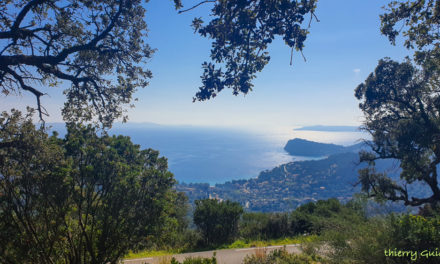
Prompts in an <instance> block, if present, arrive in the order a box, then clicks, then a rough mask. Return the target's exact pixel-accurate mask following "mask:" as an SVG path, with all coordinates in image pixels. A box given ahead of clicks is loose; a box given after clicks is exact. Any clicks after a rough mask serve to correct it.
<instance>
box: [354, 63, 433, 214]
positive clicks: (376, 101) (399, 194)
mask: <svg viewBox="0 0 440 264" xmlns="http://www.w3.org/2000/svg"><path fill="white" fill-rule="evenodd" d="M356 97H357V98H358V99H359V100H361V103H360V104H359V107H360V108H361V110H362V111H363V112H364V115H365V122H364V126H365V129H366V130H367V131H368V132H369V133H370V134H371V135H372V138H373V141H372V143H371V144H370V145H371V147H372V150H373V152H371V153H367V152H363V153H361V161H367V162H369V164H370V166H369V167H367V168H365V169H362V170H360V182H361V183H362V187H363V190H364V191H366V192H368V193H369V194H370V195H371V196H376V197H378V198H381V199H386V200H392V201H404V202H405V204H406V205H413V206H417V205H422V204H425V203H433V204H434V203H437V202H439V201H440V189H439V186H438V179H437V177H438V165H439V164H440V115H439V113H440V87H439V75H438V72H430V71H424V70H423V69H419V68H417V67H415V66H414V65H412V63H411V62H410V61H406V62H403V63H398V62H395V61H392V60H390V59H384V60H380V61H379V64H378V66H377V67H376V69H375V71H374V73H371V74H370V76H368V78H367V80H365V82H364V83H362V84H360V85H359V86H358V87H357V88H356ZM377 159H397V160H398V161H399V162H400V167H401V169H402V171H401V174H400V177H401V179H402V180H403V182H401V183H397V182H395V181H393V180H391V179H390V178H389V177H388V176H387V175H386V174H385V173H379V172H377V171H376V170H375V168H374V161H375V160H377ZM416 182H418V183H422V184H424V185H425V186H427V187H429V188H430V190H431V191H432V195H431V196H429V197H413V196H412V195H411V192H410V189H409V187H408V185H410V184H412V183H416Z"/></svg>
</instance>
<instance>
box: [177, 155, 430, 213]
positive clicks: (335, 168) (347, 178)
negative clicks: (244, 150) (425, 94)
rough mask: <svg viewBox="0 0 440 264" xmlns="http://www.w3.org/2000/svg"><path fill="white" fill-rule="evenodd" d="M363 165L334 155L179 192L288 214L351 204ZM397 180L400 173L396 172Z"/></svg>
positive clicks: (388, 164)
mask: <svg viewBox="0 0 440 264" xmlns="http://www.w3.org/2000/svg"><path fill="white" fill-rule="evenodd" d="M396 166H398V163H397V162H395V161H393V160H387V161H378V162H377V168H378V169H383V170H385V169H389V168H393V167H396ZM364 167H365V165H364V164H359V155H358V154H357V153H354V152H351V153H350V152H349V153H341V154H334V155H330V156H329V157H328V158H325V159H321V160H309V161H298V162H291V163H287V164H283V165H280V166H278V167H276V168H273V169H271V170H267V171H263V172H261V173H260V175H259V176H258V177H257V178H255V179H248V180H234V181H231V182H226V183H224V184H216V185H215V186H213V187H210V186H209V184H200V183H196V184H185V183H181V184H178V185H177V190H179V191H182V192H185V193H186V195H188V197H189V201H190V203H192V202H193V201H195V200H197V199H204V198H208V197H213V198H220V199H229V200H232V201H237V202H240V204H241V205H242V206H243V207H245V208H246V209H247V210H250V211H258V212H284V211H290V210H293V209H295V208H296V207H297V206H299V205H301V204H304V203H307V202H310V201H317V200H323V199H329V198H333V197H336V198H338V199H339V200H345V201H348V200H349V199H351V197H352V196H353V194H355V193H356V192H358V191H360V187H359V186H356V183H357V182H358V176H357V170H359V169H361V168H364ZM394 172H395V173H394V175H393V174H391V175H392V176H394V177H397V172H398V170H394ZM413 190H414V192H418V193H423V192H426V188H425V186H423V185H419V186H415V187H414V188H413Z"/></svg>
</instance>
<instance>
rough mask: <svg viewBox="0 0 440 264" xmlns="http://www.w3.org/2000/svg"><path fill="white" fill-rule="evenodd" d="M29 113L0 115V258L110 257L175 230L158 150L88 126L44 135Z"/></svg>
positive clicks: (169, 178) (173, 199) (172, 195)
mask: <svg viewBox="0 0 440 264" xmlns="http://www.w3.org/2000/svg"><path fill="white" fill-rule="evenodd" d="M30 115H31V113H30V114H29V115H28V116H27V117H23V116H22V114H21V113H20V112H18V111H13V112H12V113H11V114H7V113H3V114H2V116H1V117H0V124H1V127H2V129H1V130H0V142H1V143H2V144H3V147H2V148H1V149H0V175H1V177H0V230H1V232H0V240H1V241H2V243H0V262H2V263H107V262H111V263H114V262H116V261H117V260H118V259H120V258H121V257H122V256H124V255H125V254H126V253H127V252H128V250H129V249H133V248H136V247H139V246H144V247H145V246H148V245H150V246H151V244H152V243H169V241H168V242H165V240H166V237H167V236H168V235H167V233H169V234H173V233H176V234H175V235H177V232H178V230H179V228H180V226H181V225H183V223H182V224H181V223H180V221H179V220H181V219H182V218H180V217H179V216H180V215H179V210H180V208H178V207H177V205H178V204H179V202H178V199H179V198H181V197H182V196H181V195H178V194H177V193H176V192H175V191H174V190H172V186H173V185H174V182H175V181H174V178H173V175H172V174H171V173H170V172H169V171H168V169H167V161H166V159H165V158H159V152H157V151H154V150H151V149H147V150H141V149H140V147H139V145H135V144H133V143H132V142H131V141H130V139H129V138H128V137H124V136H112V137H111V136H108V135H105V134H104V135H102V136H98V135H97V134H96V131H95V129H93V128H92V127H90V126H88V127H85V126H77V125H74V124H70V125H69V126H68V133H67V134H66V136H65V138H64V139H60V138H58V137H56V134H55V135H53V136H49V135H47V133H45V131H44V130H41V129H36V128H35V126H34V124H33V123H32V120H31V119H30ZM164 231H166V233H165V232H164Z"/></svg>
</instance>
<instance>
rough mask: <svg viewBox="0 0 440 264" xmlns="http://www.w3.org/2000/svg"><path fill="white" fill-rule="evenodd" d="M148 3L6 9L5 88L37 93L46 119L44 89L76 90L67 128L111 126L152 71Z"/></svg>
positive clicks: (0, 6) (38, 0)
mask: <svg viewBox="0 0 440 264" xmlns="http://www.w3.org/2000/svg"><path fill="white" fill-rule="evenodd" d="M141 2H142V1H141V0H119V1H104V0H99V1H86V0H68V1H56V0H31V1H18V0H16V1H2V2H1V3H0V39H1V40H2V45H1V46H2V47H1V49H0V87H1V90H2V92H3V93H4V94H6V95H8V94H9V93H11V92H14V93H21V92H22V91H27V92H30V93H32V94H33V95H34V96H35V97H36V100H37V109H38V113H39V115H40V118H41V119H42V118H43V117H42V116H43V115H44V114H47V113H46V112H45V111H44V107H43V106H42V105H41V101H40V98H41V96H43V95H44V93H43V92H42V90H41V89H39V87H38V86H36V85H35V84H39V85H45V86H46V85H47V86H49V87H53V86H58V85H59V84H60V81H67V82H69V83H71V86H70V88H67V89H66V90H65V91H64V93H65V94H66V97H67V101H66V103H65V105H64V109H63V115H64V118H65V119H66V120H67V121H78V120H91V119H92V118H94V117H97V118H98V120H99V121H100V122H101V123H103V124H104V125H107V126H108V125H109V124H110V123H111V122H112V121H113V120H114V119H115V118H118V117H120V116H121V114H122V106H121V105H123V104H128V103H129V102H130V100H131V97H132V94H133V93H134V91H135V90H136V88H138V87H145V86H146V85H147V84H148V78H151V72H150V71H149V70H144V68H143V66H142V65H141V63H142V62H146V61H147V59H149V58H150V57H151V55H152V53H153V50H152V49H151V48H150V46H149V45H148V44H146V43H144V39H143V38H144V36H146V24H145V22H144V21H143V17H144V12H145V10H144V8H142V6H141Z"/></svg>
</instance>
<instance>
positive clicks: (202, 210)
mask: <svg viewBox="0 0 440 264" xmlns="http://www.w3.org/2000/svg"><path fill="white" fill-rule="evenodd" d="M195 205H196V208H195V210H194V218H193V220H194V224H195V225H196V226H197V228H198V229H199V230H200V232H201V233H202V235H203V238H204V240H205V241H204V242H205V245H219V244H222V243H226V242H229V241H231V240H232V239H234V238H235V236H236V235H237V233H238V220H239V219H240V216H241V214H242V213H243V207H242V206H241V205H240V204H239V203H237V202H231V201H223V202H220V201H218V200H215V199H204V200H196V201H195Z"/></svg>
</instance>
